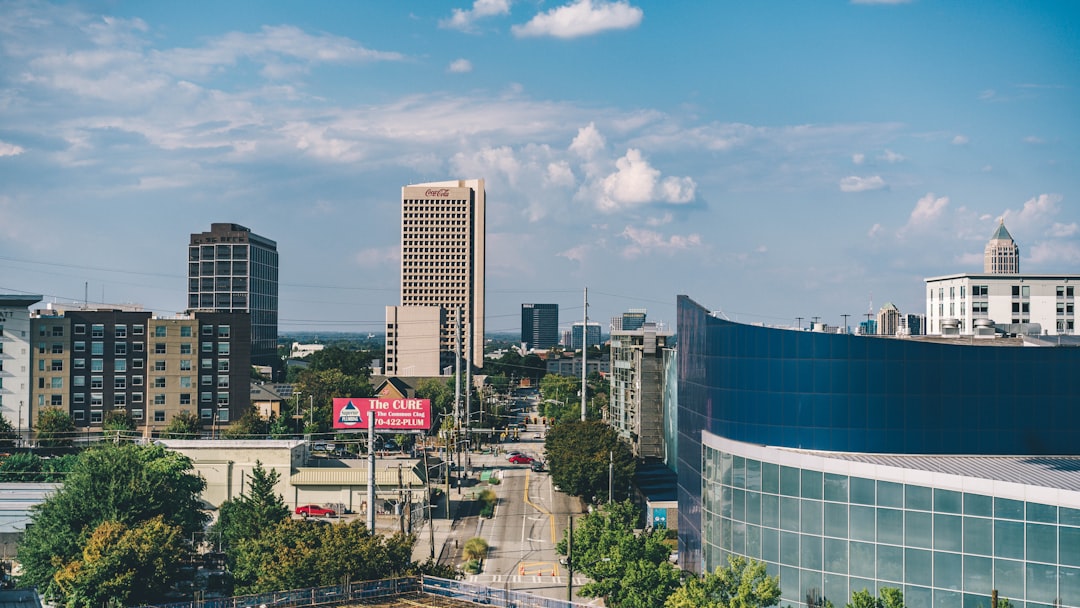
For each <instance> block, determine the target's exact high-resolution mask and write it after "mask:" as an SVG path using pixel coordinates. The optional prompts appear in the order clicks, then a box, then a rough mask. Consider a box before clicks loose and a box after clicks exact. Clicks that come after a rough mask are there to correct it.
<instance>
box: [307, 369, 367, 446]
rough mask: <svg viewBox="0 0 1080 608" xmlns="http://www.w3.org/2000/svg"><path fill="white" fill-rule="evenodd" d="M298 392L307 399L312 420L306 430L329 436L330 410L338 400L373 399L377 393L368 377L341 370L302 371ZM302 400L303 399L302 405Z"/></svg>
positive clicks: (309, 415)
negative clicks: (338, 398)
mask: <svg viewBox="0 0 1080 608" xmlns="http://www.w3.org/2000/svg"><path fill="white" fill-rule="evenodd" d="M296 384H297V387H296V388H297V390H298V391H300V392H301V393H303V394H304V395H305V396H307V397H308V404H309V407H311V408H313V411H312V412H310V413H309V414H308V417H309V420H310V421H311V422H310V423H309V424H307V425H306V426H305V428H304V432H305V433H326V432H328V431H329V430H330V427H331V421H330V417H331V407H332V405H333V400H334V398H335V397H372V396H374V391H373V390H372V388H371V383H370V382H369V381H368V378H367V377H366V376H350V375H348V374H345V373H344V372H342V371H341V370H338V369H326V370H314V369H307V370H304V371H303V372H300V374H299V377H298V378H297V383H296ZM302 403H303V401H302V400H301V404H302Z"/></svg>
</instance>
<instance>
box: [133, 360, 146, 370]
mask: <svg viewBox="0 0 1080 608" xmlns="http://www.w3.org/2000/svg"><path fill="white" fill-rule="evenodd" d="M142 368H143V360H142V359H133V360H132V361H131V369H142Z"/></svg>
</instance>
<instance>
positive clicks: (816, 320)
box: [810, 317, 821, 330]
mask: <svg viewBox="0 0 1080 608" xmlns="http://www.w3.org/2000/svg"><path fill="white" fill-rule="evenodd" d="M820 318H821V317H810V322H811V323H813V325H811V326H810V329H811V330H813V329H814V325H817V322H818V319H820Z"/></svg>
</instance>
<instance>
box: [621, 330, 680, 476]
mask: <svg viewBox="0 0 1080 608" xmlns="http://www.w3.org/2000/svg"><path fill="white" fill-rule="evenodd" d="M672 335H673V333H672V332H670V331H664V330H660V329H658V328H657V326H656V324H655V323H645V324H644V325H642V326H641V327H638V328H635V329H622V330H617V331H614V332H612V334H611V375H610V376H609V378H610V379H611V394H610V395H609V397H610V399H609V406H608V412H607V418H608V424H610V425H611V426H612V427H613V428H614V429H615V430H616V431H617V432H618V433H619V435H620V436H621V437H622V438H623V439H625V440H626V441H627V442H628V443H629V444H630V446H631V448H632V449H633V450H634V455H635V456H637V457H639V458H657V459H662V458H663V457H664V455H665V448H664V392H665V390H666V388H665V384H664V383H665V381H666V380H667V377H666V376H665V373H664V349H665V348H666V347H667V346H668V341H670V340H671V337H672Z"/></svg>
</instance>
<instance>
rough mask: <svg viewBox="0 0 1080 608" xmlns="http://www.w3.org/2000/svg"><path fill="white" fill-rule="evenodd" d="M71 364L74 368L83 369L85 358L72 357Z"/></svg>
mask: <svg viewBox="0 0 1080 608" xmlns="http://www.w3.org/2000/svg"><path fill="white" fill-rule="evenodd" d="M71 364H72V365H73V366H75V369H85V368H86V359H72V360H71Z"/></svg>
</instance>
